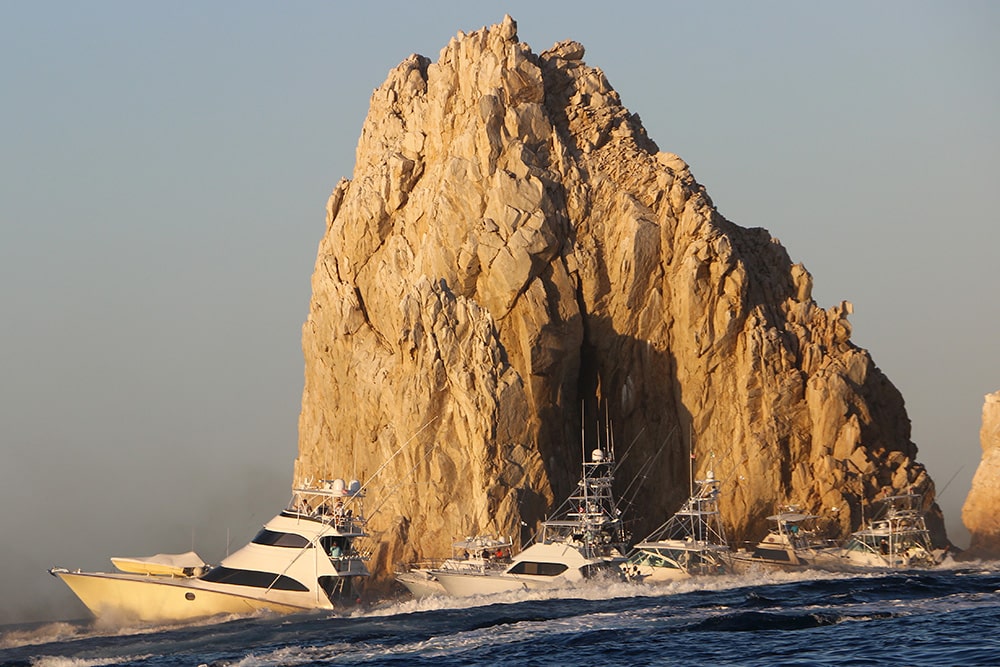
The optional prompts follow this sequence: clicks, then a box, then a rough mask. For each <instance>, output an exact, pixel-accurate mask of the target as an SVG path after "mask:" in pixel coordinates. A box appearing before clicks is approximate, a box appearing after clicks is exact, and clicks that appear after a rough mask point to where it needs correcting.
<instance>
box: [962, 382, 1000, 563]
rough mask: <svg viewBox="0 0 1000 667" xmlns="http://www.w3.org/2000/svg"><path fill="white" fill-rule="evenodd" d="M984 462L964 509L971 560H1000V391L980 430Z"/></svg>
mask: <svg viewBox="0 0 1000 667" xmlns="http://www.w3.org/2000/svg"><path fill="white" fill-rule="evenodd" d="M979 441H980V444H981V445H982V448H983V455H982V459H981V460H980V461H979V467H978V468H977V469H976V474H975V476H974V477H973V478H972V488H971V489H970V490H969V495H968V496H966V498H965V505H964V506H963V507H962V523H964V524H965V527H966V528H968V529H969V532H970V533H971V535H972V538H971V541H970V543H969V549H968V551H967V553H966V554H965V556H966V557H969V558H991V559H997V558H1000V516H998V515H997V507H1000V391H996V392H993V393H992V394H987V395H986V399H985V401H984V402H983V424H982V428H981V429H980V431H979Z"/></svg>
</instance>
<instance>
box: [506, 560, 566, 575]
mask: <svg viewBox="0 0 1000 667" xmlns="http://www.w3.org/2000/svg"><path fill="white" fill-rule="evenodd" d="M567 569H569V568H568V566H566V565H564V564H563V563H535V562H532V561H521V562H520V563H518V564H517V565H515V566H514V567H512V568H510V573H511V574H534V575H539V576H542V577H554V576H556V575H558V574H562V573H563V572H565V571H566V570H567Z"/></svg>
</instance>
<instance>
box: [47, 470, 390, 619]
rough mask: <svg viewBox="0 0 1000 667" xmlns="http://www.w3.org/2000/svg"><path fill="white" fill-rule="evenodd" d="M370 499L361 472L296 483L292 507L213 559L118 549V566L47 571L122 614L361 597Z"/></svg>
mask: <svg viewBox="0 0 1000 667" xmlns="http://www.w3.org/2000/svg"><path fill="white" fill-rule="evenodd" d="M363 499H364V493H363V490H362V487H361V483H360V482H358V481H357V480H352V481H351V482H350V483H349V484H345V482H344V480H342V479H335V480H326V481H324V482H323V483H322V484H321V485H320V486H319V487H318V488H311V487H309V486H308V485H307V486H306V487H304V488H296V489H293V492H292V498H291V501H290V502H289V504H288V507H287V508H286V509H285V510H284V511H282V512H281V513H280V514H279V515H277V516H275V517H274V518H273V519H271V520H270V521H268V522H267V523H266V524H265V525H264V527H263V529H262V530H261V531H260V532H259V533H257V535H256V537H254V538H253V540H251V541H250V543H249V544H247V545H246V546H244V547H243V548H241V549H239V550H238V551H236V552H234V553H233V554H232V555H230V556H227V557H226V558H225V559H223V560H222V562H221V563H220V564H219V565H217V566H215V567H210V566H208V565H206V564H205V563H204V562H203V561H202V560H201V558H199V557H198V555H197V554H195V553H194V552H188V553H186V554H177V555H171V554H158V555H157V556H151V557H143V558H119V557H115V558H112V559H111V561H112V563H113V564H114V565H115V567H116V568H117V569H118V570H119V571H118V572H81V571H80V570H73V571H71V570H67V569H65V568H53V569H51V570H49V572H50V573H51V574H52V575H54V576H56V577H59V578H60V579H62V580H63V581H64V582H65V583H66V585H68V586H69V587H70V589H72V591H73V592H74V593H75V594H76V596H77V597H79V598H80V600H81V601H82V602H83V604H85V605H86V606H87V608H88V609H90V611H91V612H93V613H94V614H95V615H96V616H98V617H101V618H111V619H114V620H120V621H140V622H151V623H173V622H185V621H190V620H194V619H199V618H205V617H210V616H217V615H229V614H236V615H245V614H252V613H259V612H273V613H294V612H302V611H309V610H318V609H334V608H337V607H340V606H343V605H347V604H351V603H353V602H355V601H356V600H357V599H358V595H359V593H360V590H361V587H362V583H363V582H364V581H365V580H366V578H367V577H368V574H369V573H368V568H367V566H366V565H365V561H366V560H367V558H368V556H369V555H370V554H369V553H367V552H366V551H364V550H363V545H362V542H363V540H364V538H365V537H366V533H365V516H364V506H363Z"/></svg>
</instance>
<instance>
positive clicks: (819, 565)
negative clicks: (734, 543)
mask: <svg viewBox="0 0 1000 667" xmlns="http://www.w3.org/2000/svg"><path fill="white" fill-rule="evenodd" d="M819 518H820V517H819V516H818V515H815V514H809V513H808V512H803V511H802V509H801V508H800V507H798V506H797V505H785V506H783V507H781V508H780V509H779V511H778V513H777V514H772V515H771V516H769V517H767V520H768V521H772V522H774V527H773V528H771V529H770V530H769V531H768V533H767V535H765V536H764V538H763V539H762V540H761V541H760V542H758V543H757V544H756V546H755V547H754V548H753V549H752V550H748V551H743V550H740V551H738V552H736V553H734V554H733V555H732V563H733V566H734V568H735V569H736V570H739V571H745V570H747V569H750V568H752V567H755V566H756V567H764V568H771V569H780V570H796V569H809V568H816V569H842V568H841V565H842V564H841V562H840V561H841V560H842V559H841V556H840V548H839V547H838V546H837V545H836V543H834V542H833V541H832V540H828V539H824V538H822V537H820V535H819V534H818V533H817V531H816V529H815V528H814V525H815V521H816V519H819Z"/></svg>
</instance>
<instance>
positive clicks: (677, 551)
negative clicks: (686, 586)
mask: <svg viewBox="0 0 1000 667" xmlns="http://www.w3.org/2000/svg"><path fill="white" fill-rule="evenodd" d="M694 484H695V487H696V488H694V489H692V493H691V496H690V497H689V498H688V499H687V500H686V501H685V502H684V504H683V505H682V506H681V508H680V509H679V510H677V512H675V513H674V515H673V516H671V517H670V518H669V519H667V520H666V522H664V523H663V524H662V525H661V526H660V527H659V528H657V529H656V530H654V531H653V532H652V533H650V534H649V535H648V536H647V537H646V538H645V539H644V540H642V541H641V542H639V543H638V544H636V545H635V546H634V547H633V548H632V551H631V552H630V553H629V557H628V562H627V563H626V564H625V565H624V566H623V568H622V569H623V571H624V572H625V574H626V576H627V577H628V578H629V579H631V580H635V581H641V582H651V583H652V582H662V581H676V580H678V579H687V578H688V577H692V576H696V575H714V574H725V573H727V572H730V571H731V566H730V562H729V561H730V549H729V543H728V542H727V541H726V532H725V529H724V527H723V525H722V520H721V517H720V514H719V484H720V482H719V480H717V479H716V478H715V474H714V473H713V472H712V471H711V470H709V471H708V473H707V474H706V476H705V479H700V480H695V483H694Z"/></svg>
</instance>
